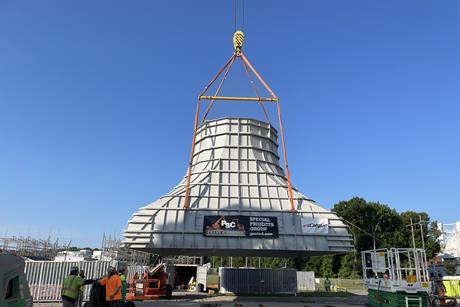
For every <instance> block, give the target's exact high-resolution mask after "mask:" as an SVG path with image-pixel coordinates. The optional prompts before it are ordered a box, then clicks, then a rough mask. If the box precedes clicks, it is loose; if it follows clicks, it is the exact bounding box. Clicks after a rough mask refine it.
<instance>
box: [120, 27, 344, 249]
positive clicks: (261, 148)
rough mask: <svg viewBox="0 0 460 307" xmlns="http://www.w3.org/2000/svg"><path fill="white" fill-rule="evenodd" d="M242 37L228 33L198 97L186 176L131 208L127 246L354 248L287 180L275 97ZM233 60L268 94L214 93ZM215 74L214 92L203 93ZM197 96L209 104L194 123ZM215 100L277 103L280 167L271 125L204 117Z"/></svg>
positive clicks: (331, 218) (331, 217)
mask: <svg viewBox="0 0 460 307" xmlns="http://www.w3.org/2000/svg"><path fill="white" fill-rule="evenodd" d="M238 32H239V31H238ZM243 38H244V36H242V33H236V34H235V39H234V45H235V47H234V48H235V52H234V54H233V55H232V57H231V58H230V60H229V61H228V62H227V63H226V64H225V65H224V67H223V68H222V69H221V70H220V71H219V72H218V73H217V75H216V76H215V77H214V78H213V79H212V80H211V82H210V84H208V86H206V87H205V89H204V91H203V92H202V93H201V94H200V96H199V99H198V104H197V113H196V116H195V127H194V133H193V141H192V150H191V154H190V163H189V167H188V171H187V174H186V176H185V177H184V178H183V180H182V181H181V182H180V183H179V184H178V185H177V186H176V187H175V188H173V189H172V191H171V192H169V193H168V194H166V195H164V196H162V197H161V198H160V199H158V200H156V201H154V202H153V203H151V204H149V205H147V206H146V207H143V208H140V209H139V211H138V212H137V213H135V214H133V216H132V217H131V219H130V220H129V222H128V226H127V228H126V229H125V231H124V241H123V242H124V245H125V246H126V247H129V248H133V249H140V250H144V251H149V252H153V253H156V254H160V255H193V256H201V255H221V256H259V257H265V256H266V257H269V256H283V257H307V256H314V255H323V254H333V253H344V252H349V251H351V250H352V249H353V244H352V238H351V235H350V234H349V232H348V230H347V227H346V226H345V225H344V224H343V223H342V221H341V220H340V218H338V217H337V216H336V215H335V214H334V213H333V212H330V211H328V210H326V209H324V208H322V207H321V206H319V205H318V204H317V203H315V202H314V201H313V200H311V199H309V198H308V197H306V196H304V195H303V194H301V193H300V192H299V191H298V190H297V189H295V188H294V187H293V186H292V184H291V181H290V174H289V168H288V163H287V157H286V150H285V146H284V134H283V126H282V122H281V116H280V106H279V100H278V97H277V96H276V95H275V94H274V93H273V91H272V90H271V89H270V88H269V87H268V85H267V84H266V83H265V81H264V80H263V79H262V77H261V76H260V75H259V74H258V73H257V71H256V70H255V69H254V67H253V66H252V65H251V63H250V62H249V61H248V59H247V58H246V57H245V56H244V55H243V53H242V51H241V47H242V39H243ZM237 59H241V61H242V63H243V66H244V68H245V70H246V72H247V73H248V77H249V78H250V80H251V85H252V86H254V82H253V81H252V79H251V78H252V77H251V74H250V72H252V74H253V75H254V76H255V77H256V78H257V79H258V80H259V81H260V83H261V84H262V85H263V86H264V87H265V89H267V91H268V92H269V93H270V95H271V97H269V98H263V97H260V96H259V92H258V91H257V90H255V93H256V95H257V97H223V96H219V91H220V89H221V88H222V84H223V82H224V81H225V79H226V78H227V75H228V72H229V70H230V67H231V66H232V65H233V63H234V62H235V60H237ZM219 77H222V79H221V81H220V83H219V85H218V86H217V90H216V92H215V94H214V95H213V96H207V95H206V93H207V91H208V89H209V88H210V87H211V85H212V84H213V83H214V82H215V81H216V80H217V79H218V78H219ZM254 89H255V88H254ZM202 100H209V101H210V104H209V105H208V108H207V110H206V112H205V113H204V116H203V118H202V121H201V124H199V122H200V102H201V101H202ZM216 100H240V101H241V100H242V101H256V102H258V103H259V104H261V106H262V108H263V104H262V103H263V102H273V103H276V104H277V111H278V120H279V125H278V126H279V128H280V134H281V135H280V136H281V145H282V146H281V147H282V149H283V156H284V167H285V169H286V172H285V171H284V170H283V168H282V167H281V165H280V156H279V155H278V147H279V146H278V131H277V130H276V129H275V128H274V127H273V126H272V124H271V123H269V122H265V121H260V120H256V119H250V118H221V119H214V120H206V116H207V114H208V113H209V109H210V108H211V107H212V105H213V103H214V102H215V101H216ZM263 109H264V108H263ZM264 111H265V109H264Z"/></svg>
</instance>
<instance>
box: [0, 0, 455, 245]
mask: <svg viewBox="0 0 460 307" xmlns="http://www.w3.org/2000/svg"><path fill="white" fill-rule="evenodd" d="M459 20H460V3H459V2H458V1H456V0H443V1H424V0H405V1H401V0H386V1H369V0H350V1H348V0H347V1H344V0H337V1H333V0H309V1H293V0H291V1H262V0H247V1H246V7H245V29H244V30H245V33H246V42H245V46H244V51H245V53H246V55H247V56H248V57H249V59H250V60H251V61H252V63H253V64H254V65H255V66H256V68H258V70H259V72H260V73H261V74H262V75H263V76H264V77H265V79H266V80H267V82H268V83H269V84H270V85H271V87H272V88H273V90H274V91H275V92H276V93H277V94H278V96H279V97H280V98H281V104H282V115H283V119H284V126H285V127H284V128H285V133H286V142H287V148H288V157H289V162H290V167H291V173H292V181H293V183H294V185H295V186H296V187H297V188H299V190H300V191H302V192H303V193H304V194H306V195H307V196H309V197H311V198H313V199H315V200H316V201H318V202H319V203H320V204H322V205H323V206H324V207H327V208H331V207H332V206H333V204H334V203H336V202H337V201H340V200H345V199H349V198H351V197H353V196H361V197H364V198H366V199H368V200H373V201H380V202H382V203H385V204H388V205H390V206H391V207H394V208H396V209H397V210H398V211H403V210H420V211H426V212H428V213H429V214H430V215H431V216H432V217H433V218H434V219H436V220H439V221H442V222H453V221H456V220H459V219H460V202H459V200H458V199H459V197H458V196H459V192H460V135H459V132H460V120H459V119H460V106H459V104H460V86H459V84H460V73H459V71H460V58H459V57H460V56H459V54H460V38H459V37H460V21H459ZM232 32H233V1H230V0H228V1H211V0H209V1H201V0H199V1H173V0H170V1H147V0H145V1H112V0H111V1H57V0H56V1H51V0H48V1H1V2H0V37H1V39H0V213H1V214H0V216H1V223H0V236H3V235H5V234H7V235H12V234H16V235H32V236H35V237H46V236H47V235H48V234H51V235H52V236H53V237H54V238H55V237H60V238H61V240H62V241H68V240H72V243H73V244H78V245H91V246H98V245H99V244H100V239H101V236H102V233H103V232H106V233H109V234H115V235H119V234H121V232H122V229H123V228H124V226H125V224H126V222H127V220H128V219H129V217H130V216H131V214H132V213H133V212H135V211H136V210H137V209H138V208H139V207H141V206H144V205H146V204H148V203H149V202H151V201H153V200H155V199H157V198H158V197H159V196H161V195H163V194H165V193H166V192H168V191H169V190H170V189H171V188H172V187H173V186H174V185H176V184H177V183H178V182H179V180H180V178H181V177H182V176H183V175H184V174H185V171H186V167H187V159H188V155H189V150H190V142H191V136H192V127H193V117H194V111H195V104H196V96H197V94H198V93H199V92H200V90H201V89H202V88H203V87H204V85H205V84H206V83H207V82H208V81H209V79H210V78H211V77H212V75H213V74H214V73H215V72H216V71H217V69H218V68H219V67H220V66H221V65H223V64H224V62H225V61H226V60H227V58H228V57H229V56H230V55H231V53H232V43H231V40H232ZM239 73H241V72H238V71H237V70H235V72H234V74H233V75H232V76H233V80H236V81H233V82H234V83H231V82H230V81H229V84H228V85H227V87H225V88H224V93H227V94H230V93H235V92H238V91H243V89H242V87H241V86H240V85H239V83H238V80H240V78H243V77H244V76H243V75H242V74H239ZM237 106H238V109H236V108H235V106H234V105H231V106H229V105H228V104H226V105H224V104H221V105H217V106H216V108H215V109H214V110H213V113H211V115H212V116H223V115H226V114H228V115H237V114H241V115H244V116H250V115H251V114H250V112H254V116H256V115H255V112H256V110H251V109H250V107H249V109H246V108H244V105H237ZM249 110H250V111H249ZM227 111H228V113H226V112H227ZM237 111H238V112H240V113H237ZM230 113H232V114H230ZM259 115H260V112H259V113H258V114H257V116H259Z"/></svg>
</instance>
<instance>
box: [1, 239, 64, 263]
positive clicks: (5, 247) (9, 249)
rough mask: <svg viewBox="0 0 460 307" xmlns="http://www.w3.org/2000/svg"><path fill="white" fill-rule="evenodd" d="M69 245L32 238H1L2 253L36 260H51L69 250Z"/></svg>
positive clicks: (57, 241) (57, 240)
mask: <svg viewBox="0 0 460 307" xmlns="http://www.w3.org/2000/svg"><path fill="white" fill-rule="evenodd" d="M69 246H70V242H69V243H68V244H62V243H60V242H59V239H56V240H54V241H53V240H52V239H51V236H49V237H48V238H47V239H34V238H32V237H30V236H27V237H22V236H18V237H16V236H12V237H0V252H5V253H10V254H15V255H18V256H21V257H26V258H30V259H35V260H51V259H54V257H55V256H56V255H57V253H58V252H59V251H62V250H65V249H67V248H69Z"/></svg>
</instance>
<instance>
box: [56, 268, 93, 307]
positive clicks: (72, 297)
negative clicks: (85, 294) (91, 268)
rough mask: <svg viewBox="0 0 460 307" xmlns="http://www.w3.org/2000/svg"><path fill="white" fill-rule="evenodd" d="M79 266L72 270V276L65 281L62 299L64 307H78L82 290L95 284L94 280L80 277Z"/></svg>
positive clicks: (68, 276)
mask: <svg viewBox="0 0 460 307" xmlns="http://www.w3.org/2000/svg"><path fill="white" fill-rule="evenodd" d="M78 273H79V270H78V267H77V266H73V267H72V268H71V269H70V274H69V275H67V277H66V278H65V279H64V283H63V284H62V290H61V297H62V306H63V307H76V306H77V298H78V294H79V292H80V289H81V287H82V286H84V285H90V284H92V283H94V282H95V280H93V279H87V280H85V279H83V278H81V277H80V276H79V275H78Z"/></svg>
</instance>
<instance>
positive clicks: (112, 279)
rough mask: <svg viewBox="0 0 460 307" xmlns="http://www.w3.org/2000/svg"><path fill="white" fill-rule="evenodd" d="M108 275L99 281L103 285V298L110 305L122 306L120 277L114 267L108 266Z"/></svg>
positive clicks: (114, 306)
mask: <svg viewBox="0 0 460 307" xmlns="http://www.w3.org/2000/svg"><path fill="white" fill-rule="evenodd" d="M107 273H108V275H107V276H106V277H104V278H103V279H101V280H100V281H99V283H100V284H101V285H103V286H105V300H106V302H107V303H108V304H110V306H111V307H123V301H122V300H121V279H120V276H118V274H117V270H116V269H115V268H114V267H109V268H108V270H107Z"/></svg>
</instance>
